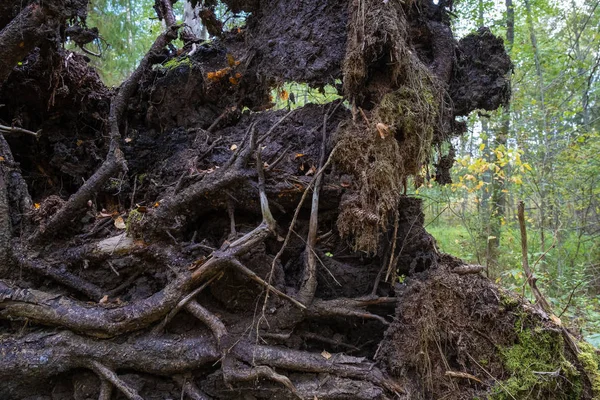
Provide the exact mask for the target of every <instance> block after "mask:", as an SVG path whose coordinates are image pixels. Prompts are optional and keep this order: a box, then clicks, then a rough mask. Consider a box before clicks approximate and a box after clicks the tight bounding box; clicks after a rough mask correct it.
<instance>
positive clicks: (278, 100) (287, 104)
mask: <svg viewBox="0 0 600 400" xmlns="http://www.w3.org/2000/svg"><path fill="white" fill-rule="evenodd" d="M340 83H341V82H336V84H340ZM271 98H272V99H273V102H274V103H275V106H274V109H275V110H281V109H285V108H290V109H292V110H294V109H296V108H299V107H303V106H305V105H306V104H308V103H313V104H326V103H330V102H332V101H334V100H337V99H341V96H340V95H339V94H338V91H337V89H336V88H335V87H334V86H331V85H327V86H325V87H323V88H322V89H314V88H311V87H310V86H308V85H307V84H306V83H299V82H285V83H283V84H282V85H280V86H279V87H276V88H274V89H273V90H272V91H271Z"/></svg>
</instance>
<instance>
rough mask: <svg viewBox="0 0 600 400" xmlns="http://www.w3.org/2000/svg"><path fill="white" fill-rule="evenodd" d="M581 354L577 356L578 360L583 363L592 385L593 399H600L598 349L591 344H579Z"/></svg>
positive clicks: (599, 360)
mask: <svg viewBox="0 0 600 400" xmlns="http://www.w3.org/2000/svg"><path fill="white" fill-rule="evenodd" d="M577 346H578V347H579V351H580V353H579V354H577V359H578V360H579V362H580V363H581V366H582V368H583V370H584V371H585V373H586V375H587V377H588V379H589V380H590V383H591V385H592V392H593V396H594V397H593V398H594V399H596V400H599V399H600V369H599V365H600V357H599V356H598V354H597V353H596V349H595V348H594V346H592V345H591V344H589V343H586V342H579V343H577Z"/></svg>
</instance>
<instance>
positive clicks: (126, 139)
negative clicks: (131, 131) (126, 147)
mask: <svg viewBox="0 0 600 400" xmlns="http://www.w3.org/2000/svg"><path fill="white" fill-rule="evenodd" d="M132 140H133V139H132V138H130V137H126V138H125V143H131V141H132Z"/></svg>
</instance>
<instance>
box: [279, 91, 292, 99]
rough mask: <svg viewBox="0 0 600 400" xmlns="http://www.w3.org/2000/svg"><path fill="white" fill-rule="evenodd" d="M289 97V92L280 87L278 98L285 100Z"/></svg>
mask: <svg viewBox="0 0 600 400" xmlns="http://www.w3.org/2000/svg"><path fill="white" fill-rule="evenodd" d="M289 97H290V94H289V93H288V91H287V90H285V89H282V90H281V91H280V92H279V98H280V99H281V100H283V101H286V100H287V99H288V98H289Z"/></svg>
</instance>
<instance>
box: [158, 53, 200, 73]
mask: <svg viewBox="0 0 600 400" xmlns="http://www.w3.org/2000/svg"><path fill="white" fill-rule="evenodd" d="M179 67H187V68H192V60H190V58H189V57H187V56H185V57H181V58H179V57H175V58H172V59H170V60H169V61H167V62H165V63H164V64H162V65H160V66H158V68H159V69H160V70H161V71H163V72H169V71H173V70H175V69H177V68H179Z"/></svg>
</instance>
